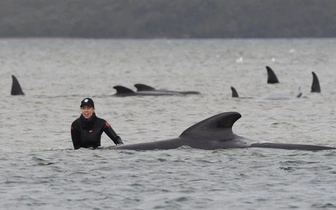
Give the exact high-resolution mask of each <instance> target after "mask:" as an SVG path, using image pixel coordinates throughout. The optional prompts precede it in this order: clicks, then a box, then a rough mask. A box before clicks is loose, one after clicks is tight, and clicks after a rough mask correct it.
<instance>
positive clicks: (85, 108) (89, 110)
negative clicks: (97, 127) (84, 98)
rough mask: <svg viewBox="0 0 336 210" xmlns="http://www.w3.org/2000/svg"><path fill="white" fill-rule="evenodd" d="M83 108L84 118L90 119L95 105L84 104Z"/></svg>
mask: <svg viewBox="0 0 336 210" xmlns="http://www.w3.org/2000/svg"><path fill="white" fill-rule="evenodd" d="M81 110H82V114H83V116H84V118H85V119H90V118H91V117H92V115H93V112H94V110H95V109H94V108H93V107H90V106H86V105H84V106H82V107H81Z"/></svg>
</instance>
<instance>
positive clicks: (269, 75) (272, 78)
mask: <svg viewBox="0 0 336 210" xmlns="http://www.w3.org/2000/svg"><path fill="white" fill-rule="evenodd" d="M266 70H267V83H268V84H275V83H279V80H278V77H277V76H276V75H275V73H274V71H273V70H272V69H271V67H269V66H266Z"/></svg>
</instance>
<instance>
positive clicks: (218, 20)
mask: <svg viewBox="0 0 336 210" xmlns="http://www.w3.org/2000/svg"><path fill="white" fill-rule="evenodd" d="M0 37H85V38H285V37H336V1H335V0H57V1H50V0H2V1H1V2H0Z"/></svg>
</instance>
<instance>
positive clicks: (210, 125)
mask: <svg viewBox="0 0 336 210" xmlns="http://www.w3.org/2000/svg"><path fill="white" fill-rule="evenodd" d="M239 118H241V114H239V113H238V112H224V113H221V114H217V115H215V116H212V117H210V118H207V119H205V120H202V121H201V122H199V123H196V124H195V125H193V126H191V127H189V128H188V129H186V130H185V131H183V133H182V134H181V135H180V137H183V136H202V135H209V133H211V136H213V137H216V138H218V137H221V136H222V137H223V136H224V135H223V133H224V132H225V135H233V132H232V126H233V124H234V123H235V122H236V121H237V120H238V119H239Z"/></svg>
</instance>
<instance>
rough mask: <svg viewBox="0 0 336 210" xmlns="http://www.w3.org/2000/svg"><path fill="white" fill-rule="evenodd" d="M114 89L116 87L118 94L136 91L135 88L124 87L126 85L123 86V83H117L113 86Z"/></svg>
mask: <svg viewBox="0 0 336 210" xmlns="http://www.w3.org/2000/svg"><path fill="white" fill-rule="evenodd" d="M113 88H114V89H116V91H117V93H116V94H129V93H134V91H133V90H131V89H129V88H127V87H124V86H121V85H116V86H114V87H113Z"/></svg>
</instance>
